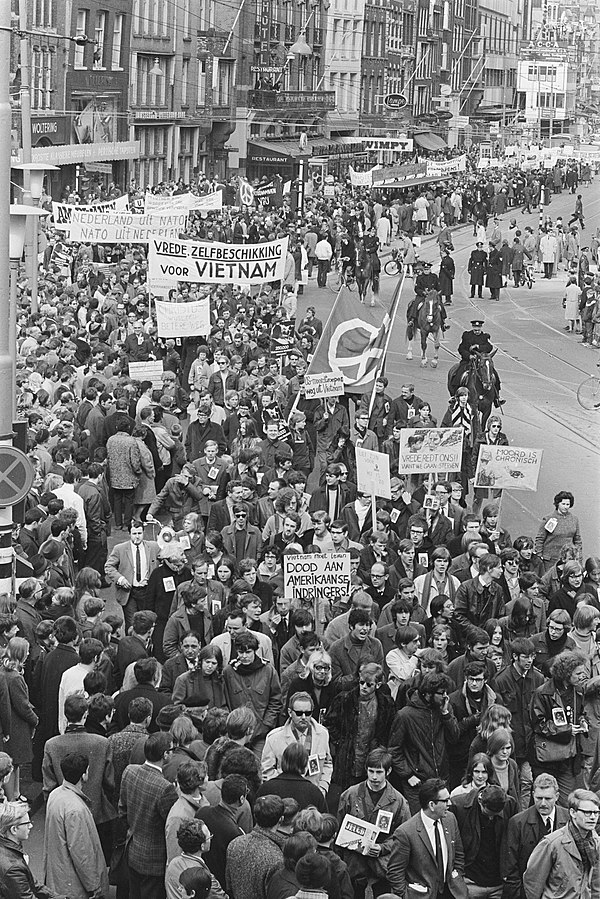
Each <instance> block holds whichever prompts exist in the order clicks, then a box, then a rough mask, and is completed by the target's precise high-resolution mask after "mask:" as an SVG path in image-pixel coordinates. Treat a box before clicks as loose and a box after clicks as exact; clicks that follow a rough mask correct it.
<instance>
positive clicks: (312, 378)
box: [304, 371, 344, 400]
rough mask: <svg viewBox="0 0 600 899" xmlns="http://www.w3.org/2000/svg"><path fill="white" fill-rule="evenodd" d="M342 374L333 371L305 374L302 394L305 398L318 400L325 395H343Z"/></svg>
mask: <svg viewBox="0 0 600 899" xmlns="http://www.w3.org/2000/svg"><path fill="white" fill-rule="evenodd" d="M343 394H344V376H343V375H342V374H338V373H337V372H334V371H326V372H323V374H321V375H305V377H304V396H305V398H306V399H307V400H320V399H322V398H323V397H326V396H343Z"/></svg>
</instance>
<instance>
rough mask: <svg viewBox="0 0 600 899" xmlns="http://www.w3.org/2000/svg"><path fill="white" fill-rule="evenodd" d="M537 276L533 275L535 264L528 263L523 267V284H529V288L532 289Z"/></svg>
mask: <svg viewBox="0 0 600 899" xmlns="http://www.w3.org/2000/svg"><path fill="white" fill-rule="evenodd" d="M534 281H535V278H534V277H533V265H526V266H525V268H524V269H523V284H527V287H528V288H529V290H531V288H532V286H533V283H534Z"/></svg>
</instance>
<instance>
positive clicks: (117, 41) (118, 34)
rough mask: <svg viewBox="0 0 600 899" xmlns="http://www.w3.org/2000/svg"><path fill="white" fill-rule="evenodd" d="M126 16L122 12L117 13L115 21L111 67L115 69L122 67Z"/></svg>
mask: <svg viewBox="0 0 600 899" xmlns="http://www.w3.org/2000/svg"><path fill="white" fill-rule="evenodd" d="M124 18H125V16H124V15H123V14H122V13H117V14H116V15H115V20H114V22H113V39H112V56H111V63H110V67H111V69H113V70H115V69H120V68H121V49H122V45H123V20H124Z"/></svg>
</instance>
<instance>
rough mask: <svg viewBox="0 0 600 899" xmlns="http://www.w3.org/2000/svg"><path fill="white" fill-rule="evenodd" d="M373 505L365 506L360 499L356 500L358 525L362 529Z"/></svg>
mask: <svg viewBox="0 0 600 899" xmlns="http://www.w3.org/2000/svg"><path fill="white" fill-rule="evenodd" d="M370 508H371V506H370V505H368V506H363V504H362V503H361V502H360V501H359V500H355V502H354V511H355V512H356V517H357V518H358V525H359V527H360V529H361V531H362V528H363V525H364V523H365V521H366V518H367V515H368V514H369V510H370Z"/></svg>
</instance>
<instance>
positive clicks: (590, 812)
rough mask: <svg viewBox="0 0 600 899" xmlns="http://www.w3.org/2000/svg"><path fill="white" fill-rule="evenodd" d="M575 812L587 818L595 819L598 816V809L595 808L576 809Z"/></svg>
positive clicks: (599, 810) (599, 811) (599, 813)
mask: <svg viewBox="0 0 600 899" xmlns="http://www.w3.org/2000/svg"><path fill="white" fill-rule="evenodd" d="M577 811H578V812H581V814H582V815H586V816H587V817H588V818H597V817H598V815H600V809H597V808H578V809H577Z"/></svg>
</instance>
